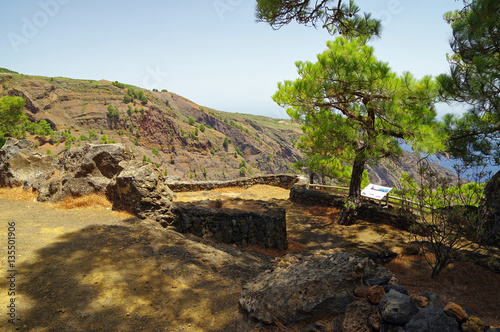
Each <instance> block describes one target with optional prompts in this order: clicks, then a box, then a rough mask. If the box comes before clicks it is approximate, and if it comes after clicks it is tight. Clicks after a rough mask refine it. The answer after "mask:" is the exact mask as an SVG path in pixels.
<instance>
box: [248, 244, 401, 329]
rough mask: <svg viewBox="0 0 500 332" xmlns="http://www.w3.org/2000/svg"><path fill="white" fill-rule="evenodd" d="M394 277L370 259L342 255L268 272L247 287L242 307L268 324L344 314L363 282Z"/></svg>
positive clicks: (336, 254) (312, 260) (309, 259)
mask: <svg viewBox="0 0 500 332" xmlns="http://www.w3.org/2000/svg"><path fill="white" fill-rule="evenodd" d="M384 276H392V273H391V272H390V271H389V270H388V269H387V268H385V267H383V266H381V265H377V264H375V263H374V262H373V261H372V260H370V259H368V258H360V257H357V256H354V255H352V254H349V253H346V252H341V253H335V254H331V255H328V256H326V257H312V258H308V259H307V260H305V261H304V262H302V263H300V264H294V265H290V266H286V267H278V268H276V269H275V270H274V271H266V272H264V273H261V274H260V275H259V276H257V277H256V278H255V279H254V280H252V281H251V282H249V283H248V284H246V285H245V286H244V287H243V291H242V293H241V297H240V304H241V306H242V307H243V309H244V310H246V311H247V312H248V314H249V315H250V316H252V317H254V318H256V319H258V320H260V321H263V322H265V323H271V322H275V321H279V322H282V323H289V322H293V321H297V320H301V319H304V318H308V317H312V316H315V315H318V314H322V313H330V314H331V313H339V314H340V313H344V312H345V310H346V307H347V305H348V304H349V303H351V302H352V301H353V300H354V297H353V290H354V289H355V288H356V286H358V285H359V284H361V280H367V279H370V278H374V277H384Z"/></svg>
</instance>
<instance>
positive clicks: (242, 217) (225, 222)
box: [173, 202, 288, 250]
mask: <svg viewBox="0 0 500 332" xmlns="http://www.w3.org/2000/svg"><path fill="white" fill-rule="evenodd" d="M253 204H256V203H253ZM259 205H260V207H259V209H258V210H256V211H247V210H240V209H233V208H224V209H218V208H212V207H210V206H209V203H208V202H198V203H184V204H181V203H177V204H176V207H175V208H174V210H173V213H174V214H175V215H176V217H177V220H176V228H177V230H178V231H179V232H181V233H190V234H193V235H196V236H199V237H204V238H210V239H213V240H215V241H217V242H222V243H226V244H236V245H238V246H241V247H245V246H247V245H257V246H259V247H262V248H269V249H277V250H285V249H286V248H287V247H288V242H287V236H286V211H285V209H284V208H282V207H279V206H277V205H275V204H271V203H267V202H260V203H259Z"/></svg>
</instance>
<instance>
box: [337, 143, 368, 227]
mask: <svg viewBox="0 0 500 332" xmlns="http://www.w3.org/2000/svg"><path fill="white" fill-rule="evenodd" d="M363 152H364V151H361V152H360V153H358V154H357V156H356V158H355V159H354V164H353V165H352V173H351V182H350V184H349V196H348V197H347V201H346V203H345V205H344V208H343V209H342V212H340V215H339V219H338V223H339V224H340V225H351V224H353V223H354V221H355V218H356V209H357V208H359V207H360V206H361V182H362V181H363V171H364V170H365V164H366V161H367V158H366V157H365V155H364V153H363Z"/></svg>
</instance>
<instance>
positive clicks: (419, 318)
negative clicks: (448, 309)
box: [405, 307, 460, 332]
mask: <svg viewBox="0 0 500 332" xmlns="http://www.w3.org/2000/svg"><path fill="white" fill-rule="evenodd" d="M405 330H406V332H421V331H426V332H459V331H460V329H459V327H458V323H457V321H456V320H455V318H453V317H450V316H448V315H446V314H445V313H444V312H443V310H441V309H439V308H436V307H426V308H423V309H420V311H419V312H418V313H417V314H416V315H415V316H413V318H412V319H411V320H410V322H409V323H408V324H406V325H405Z"/></svg>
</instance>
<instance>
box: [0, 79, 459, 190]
mask: <svg viewBox="0 0 500 332" xmlns="http://www.w3.org/2000/svg"><path fill="white" fill-rule="evenodd" d="M7 94H8V95H16V96H20V97H23V98H24V99H25V101H26V108H25V114H26V115H27V117H28V119H29V120H30V121H32V122H40V121H41V120H46V121H47V122H48V123H49V124H50V125H51V127H52V129H53V130H54V131H55V132H56V135H55V137H54V138H53V142H50V140H49V139H48V138H47V137H45V138H44V137H30V138H31V139H36V140H38V141H39V144H40V150H41V151H43V152H45V151H46V150H50V151H51V152H53V153H56V154H57V153H60V152H62V151H63V150H64V149H65V148H67V147H68V146H75V145H78V144H84V143H85V141H93V142H94V143H97V142H106V141H108V142H109V141H116V142H118V143H122V144H125V145H126V146H129V147H130V148H131V149H132V150H133V152H134V155H135V157H136V158H138V159H143V160H147V161H151V162H152V163H154V164H156V165H157V166H158V168H160V169H161V170H162V171H163V172H165V174H167V175H171V176H177V177H180V178H181V179H184V180H187V179H195V180H210V179H212V180H215V179H229V178H237V177H240V176H250V175H261V174H276V173H294V170H293V169H292V168H291V164H292V163H294V162H296V161H298V160H301V159H302V158H303V154H302V153H301V151H300V150H298V149H297V148H296V146H295V142H296V141H297V140H298V138H299V137H300V135H301V133H302V132H301V129H300V125H298V124H296V123H292V122H291V121H289V120H278V119H272V118H269V117H263V116H255V115H245V114H238V113H236V114H235V113H227V112H222V111H218V110H214V109H210V108H206V107H201V106H199V105H197V104H196V103H194V102H192V101H190V100H188V99H186V98H184V97H182V96H179V95H177V94H175V93H172V92H168V91H166V90H163V91H162V92H159V91H149V90H145V89H141V88H138V87H134V86H130V85H125V84H121V83H118V82H114V83H112V82H110V81H105V80H101V81H92V80H77V79H68V78H62V77H39V76H28V75H21V74H17V73H13V72H6V73H0V96H2V95H7ZM139 96H140V97H139ZM131 99H132V100H131ZM141 99H142V100H141ZM93 133H95V134H94V135H92V134H93ZM68 140H70V141H71V140H74V142H72V144H69V143H70V142H68ZM58 142H59V143H58ZM51 143H53V144H51ZM415 160H416V157H415V156H414V155H411V154H407V155H405V158H404V159H403V163H402V164H401V163H400V164H398V163H392V162H390V161H382V162H381V163H379V165H377V166H372V167H369V168H368V171H369V174H370V179H371V181H372V182H375V183H384V182H385V183H387V184H388V185H391V186H398V185H399V184H398V181H397V179H398V178H399V176H400V175H401V173H402V172H403V171H406V172H409V173H412V174H416V169H415V164H416V163H415ZM436 168H437V169H439V170H440V172H442V173H446V172H448V173H449V174H452V173H451V172H449V171H447V170H445V169H444V168H441V167H439V166H437V167H436Z"/></svg>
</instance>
